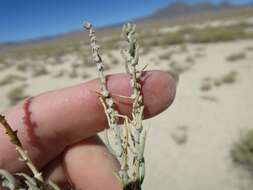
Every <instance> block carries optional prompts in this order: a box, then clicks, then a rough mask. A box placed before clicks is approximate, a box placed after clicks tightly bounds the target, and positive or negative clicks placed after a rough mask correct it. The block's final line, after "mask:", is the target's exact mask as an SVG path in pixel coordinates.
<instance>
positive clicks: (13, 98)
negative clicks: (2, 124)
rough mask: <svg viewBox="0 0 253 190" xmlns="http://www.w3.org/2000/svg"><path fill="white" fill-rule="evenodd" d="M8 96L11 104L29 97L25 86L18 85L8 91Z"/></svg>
mask: <svg viewBox="0 0 253 190" xmlns="http://www.w3.org/2000/svg"><path fill="white" fill-rule="evenodd" d="M7 97H8V99H9V102H10V105H15V104H17V103H18V102H20V101H21V100H24V99H25V98H27V97H28V95H26V93H25V86H24V85H21V86H17V87H15V88H12V89H11V90H10V91H9V92H8V93H7Z"/></svg>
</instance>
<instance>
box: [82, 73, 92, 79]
mask: <svg viewBox="0 0 253 190" xmlns="http://www.w3.org/2000/svg"><path fill="white" fill-rule="evenodd" d="M81 76H82V78H83V79H88V78H90V77H91V75H90V74H89V73H87V72H83V73H82V75H81Z"/></svg>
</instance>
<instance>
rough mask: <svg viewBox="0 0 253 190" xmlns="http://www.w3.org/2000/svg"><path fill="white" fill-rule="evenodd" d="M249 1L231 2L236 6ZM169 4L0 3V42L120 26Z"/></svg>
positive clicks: (143, 0)
mask: <svg viewBox="0 0 253 190" xmlns="http://www.w3.org/2000/svg"><path fill="white" fill-rule="evenodd" d="M206 1H207V0H206ZM209 1H211V2H214V3H218V2H220V1H222V0H209ZM249 1H250V0H232V2H233V3H237V4H238V3H247V2H249ZM172 2H175V0H89V1H87V0H0V18H1V19H0V42H7V41H17V40H25V39H32V38H37V37H42V36H48V35H56V34H59V33H64V32H68V31H72V30H76V29H81V27H82V22H83V21H84V20H88V21H91V22H92V23H93V24H94V25H95V26H104V25H108V24H113V23H118V22H123V21H127V20H129V19H133V18H137V17H141V16H145V15H148V14H150V13H152V12H154V11H155V10H157V9H159V8H161V7H163V6H165V5H167V4H169V3H172ZM185 2H189V3H195V2H203V0H202V1H201V0H188V1H187V0H185ZM251 2H252V1H251Z"/></svg>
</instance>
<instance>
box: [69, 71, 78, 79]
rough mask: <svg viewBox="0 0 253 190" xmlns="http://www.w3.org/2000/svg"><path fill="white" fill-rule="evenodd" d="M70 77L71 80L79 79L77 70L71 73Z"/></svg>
mask: <svg viewBox="0 0 253 190" xmlns="http://www.w3.org/2000/svg"><path fill="white" fill-rule="evenodd" d="M69 77H70V78H77V77H78V73H77V70H76V69H72V71H71V72H70V73H69Z"/></svg>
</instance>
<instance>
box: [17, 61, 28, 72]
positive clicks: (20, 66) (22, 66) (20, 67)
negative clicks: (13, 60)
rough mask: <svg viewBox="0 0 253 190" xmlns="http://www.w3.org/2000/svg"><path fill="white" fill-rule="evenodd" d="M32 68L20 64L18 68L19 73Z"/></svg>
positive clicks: (25, 64)
mask: <svg viewBox="0 0 253 190" xmlns="http://www.w3.org/2000/svg"><path fill="white" fill-rule="evenodd" d="M29 67H30V64H28V63H19V64H18V65H17V66H16V68H17V70H18V71H21V72H26V71H27V70H28V69H29Z"/></svg>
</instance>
